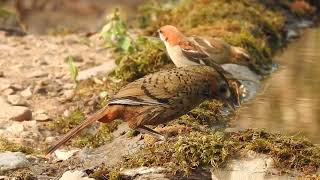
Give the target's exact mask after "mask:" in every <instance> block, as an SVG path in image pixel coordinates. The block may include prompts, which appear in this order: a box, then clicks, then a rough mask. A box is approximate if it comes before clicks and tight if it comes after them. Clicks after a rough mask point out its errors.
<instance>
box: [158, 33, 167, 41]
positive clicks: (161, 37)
mask: <svg viewBox="0 0 320 180" xmlns="http://www.w3.org/2000/svg"><path fill="white" fill-rule="evenodd" d="M159 37H160V39H161V40H162V41H164V42H166V41H165V38H164V36H163V34H162V33H159Z"/></svg>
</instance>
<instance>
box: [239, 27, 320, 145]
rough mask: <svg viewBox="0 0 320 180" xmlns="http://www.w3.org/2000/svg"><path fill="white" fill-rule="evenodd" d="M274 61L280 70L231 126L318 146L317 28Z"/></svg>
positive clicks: (319, 72)
mask: <svg viewBox="0 0 320 180" xmlns="http://www.w3.org/2000/svg"><path fill="white" fill-rule="evenodd" d="M275 60H276V62H278V63H279V70H277V71H276V72H275V73H273V74H272V75H271V76H270V77H268V78H267V79H266V80H265V82H263V86H264V87H263V88H262V90H261V92H260V93H259V94H258V95H257V96H256V97H255V98H254V99H253V100H251V101H249V102H248V103H246V104H244V105H243V106H242V107H241V108H240V110H239V111H240V112H239V116H238V117H237V118H236V120H235V121H234V125H235V126H236V127H239V128H265V129H266V130H268V131H271V132H282V133H287V134H301V135H304V136H306V137H307V138H309V139H310V140H311V141H312V142H314V143H320V28H315V29H308V30H306V31H304V32H303V33H302V35H301V38H300V39H298V40H297V41H295V42H293V43H290V44H289V46H288V48H286V49H285V50H284V51H283V52H282V53H280V54H279V55H278V56H276V57H275Z"/></svg>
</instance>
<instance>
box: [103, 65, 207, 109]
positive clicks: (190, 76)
mask: <svg viewBox="0 0 320 180" xmlns="http://www.w3.org/2000/svg"><path fill="white" fill-rule="evenodd" d="M195 69H197V70H199V69H202V68H199V67H196V68H195ZM199 71H200V70H199ZM202 71H205V69H202ZM211 71H212V70H211ZM206 76H207V75H206V74H205V73H204V72H198V71H196V70H193V69H192V67H190V68H175V69H171V70H169V71H168V70H167V71H160V72H157V73H154V74H151V75H148V76H145V77H144V78H142V79H139V80H137V81H135V82H132V83H130V84H128V85H127V86H125V87H124V88H122V89H121V90H120V91H119V92H118V93H117V94H116V95H115V96H114V97H113V98H112V99H111V100H110V101H109V104H126V105H166V104H174V103H177V102H179V101H181V99H184V98H189V96H190V97H191V96H192V95H193V93H198V90H197V89H196V88H199V87H200V86H203V85H201V83H202V84H203V83H206V81H205V80H206V78H207V77H206ZM192 88H194V89H192Z"/></svg>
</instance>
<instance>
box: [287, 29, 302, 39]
mask: <svg viewBox="0 0 320 180" xmlns="http://www.w3.org/2000/svg"><path fill="white" fill-rule="evenodd" d="M296 38H299V33H298V32H297V31H296V30H294V29H289V30H288V32H287V39H288V40H290V39H296Z"/></svg>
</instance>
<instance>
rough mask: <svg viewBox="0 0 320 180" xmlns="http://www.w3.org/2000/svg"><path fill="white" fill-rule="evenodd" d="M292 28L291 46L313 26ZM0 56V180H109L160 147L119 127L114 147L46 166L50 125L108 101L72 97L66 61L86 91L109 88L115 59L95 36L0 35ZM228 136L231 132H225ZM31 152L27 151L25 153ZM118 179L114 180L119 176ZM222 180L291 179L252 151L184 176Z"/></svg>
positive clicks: (148, 172) (142, 171)
mask: <svg viewBox="0 0 320 180" xmlns="http://www.w3.org/2000/svg"><path fill="white" fill-rule="evenodd" d="M308 23H309V24H308ZM293 24H294V23H291V25H292V28H290V29H289V30H288V32H287V34H286V35H287V38H290V39H291V38H296V37H298V35H299V34H298V31H296V28H297V27H305V26H310V25H311V24H310V21H304V22H303V23H299V24H296V25H293ZM0 49H1V52H0V108H1V109H0V152H1V153H0V179H11V178H16V179H57V178H60V179H62V180H68V179H83V180H85V179H93V178H89V177H88V175H91V176H95V174H96V173H97V174H99V172H104V173H102V175H101V174H99V175H97V176H95V177H99V178H100V179H108V178H112V177H113V176H112V172H108V171H109V169H105V167H111V166H116V165H118V164H119V163H120V162H122V161H123V157H126V156H128V155H132V154H134V153H135V152H138V151H139V150H140V149H142V148H143V147H145V146H147V145H148V144H157V143H159V142H157V143H155V142H154V140H153V139H152V138H148V137H143V136H142V135H135V136H134V135H131V134H130V133H132V132H130V131H129V129H128V127H127V125H126V124H125V123H122V124H120V125H118V126H117V128H114V130H113V131H112V132H110V134H111V136H112V140H110V142H108V143H103V144H104V145H102V146H100V147H98V148H88V147H85V148H81V149H79V148H74V147H71V148H70V147H69V148H66V149H62V150H58V151H56V153H55V154H54V155H53V156H52V157H50V158H49V159H46V158H44V157H43V150H44V149H45V148H46V147H47V145H48V144H51V143H52V142H53V141H54V140H56V139H57V138H58V137H59V136H60V135H61V132H57V130H56V129H54V130H53V129H52V128H50V126H51V125H52V123H53V122H55V121H57V119H58V118H61V116H62V118H63V117H70V113H72V111H73V110H74V109H76V108H77V107H86V108H91V109H89V110H88V109H86V108H84V111H85V112H84V114H85V115H86V114H88V113H91V112H92V111H93V109H96V108H97V107H96V104H97V103H100V101H101V99H103V98H104V97H106V96H108V95H109V93H110V92H109V91H102V92H98V93H97V92H96V91H94V90H92V91H91V89H89V90H87V91H89V93H87V94H89V95H87V96H79V95H77V94H76V93H79V89H78V87H79V84H78V85H76V83H75V82H74V81H73V80H72V78H71V75H70V70H69V66H68V63H67V58H68V57H72V58H73V59H74V61H75V63H76V66H77V67H78V68H79V70H80V72H79V75H78V77H77V81H78V82H79V81H81V82H85V81H86V80H87V79H90V82H91V83H93V84H97V85H101V84H104V82H105V81H109V80H106V78H105V76H104V75H105V74H108V73H109V72H111V71H112V70H113V69H114V68H115V66H116V65H115V63H114V59H113V58H112V56H111V53H110V51H109V50H108V49H106V48H104V42H103V41H102V40H101V39H100V38H99V35H98V34H95V35H92V36H87V35H85V34H69V35H66V36H47V35H32V34H30V35H26V36H22V37H16V36H7V35H5V33H4V32H1V31H0ZM225 68H226V69H229V70H230V71H231V72H234V73H237V74H239V73H243V75H244V78H246V76H250V79H255V80H256V81H258V80H259V79H260V77H259V76H257V75H256V74H254V73H253V72H251V71H250V70H249V69H248V68H244V69H242V70H240V68H238V67H234V66H230V65H229V66H225ZM239 71H240V72H239ZM98 74H103V76H98ZM248 74H249V75H248ZM253 76H254V77H253ZM115 82H117V81H115ZM247 87H248V89H249V91H248V93H249V97H250V98H251V97H253V96H254V93H255V92H256V91H257V89H258V87H257V86H255V85H252V83H251V84H250V83H248V84H247ZM75 97H76V98H75ZM79 98H80V99H79ZM93 107H95V108H93ZM166 128H167V129H166ZM205 128H206V127H205ZM181 129H182V130H183V131H187V132H188V131H190V130H188V126H182V127H180V126H179V125H173V126H169V127H165V128H163V127H159V128H158V130H160V131H162V130H165V131H167V132H173V133H176V132H177V131H180V130H181ZM89 131H90V130H89ZM128 131H129V133H127V132H128ZM227 131H230V132H233V131H235V130H234V129H232V128H229V129H227ZM12 142H13V143H16V144H19V145H16V144H12ZM21 145H23V146H21ZM2 146H3V147H10V148H8V149H9V150H10V151H6V148H3V147H2ZM20 146H21V147H20ZM30 147H31V150H30V149H28V148H30ZM5 151H6V152H5ZM11 151H12V152H11ZM30 151H31V152H30ZM120 170H121V177H122V178H124V179H183V178H185V176H184V174H179V173H177V174H172V173H170V172H169V171H168V170H167V169H166V168H163V167H153V168H149V167H141V168H134V169H120ZM106 172H108V174H109V176H108V177H105V176H104V175H103V174H105V173H106ZM117 173H118V175H119V172H117ZM299 175H300V174H299ZM115 177H116V176H115ZM117 177H118V176H117ZM226 177H227V178H229V179H237V178H238V177H242V179H250V178H251V179H274V178H278V179H288V178H292V176H290V177H289V176H287V175H281V174H279V172H278V171H277V170H276V168H275V164H274V161H273V159H272V158H271V157H270V156H267V155H262V154H259V153H256V152H254V151H248V152H247V153H246V154H243V155H242V156H239V157H238V158H235V159H233V160H231V161H230V162H229V163H228V165H226V166H225V167H224V168H220V169H216V168H212V167H208V168H201V169H200V168H199V169H196V170H195V171H193V172H192V173H191V174H190V175H189V178H191V179H225V178H226ZM310 177H311V176H310ZM314 177H315V176H314Z"/></svg>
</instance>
